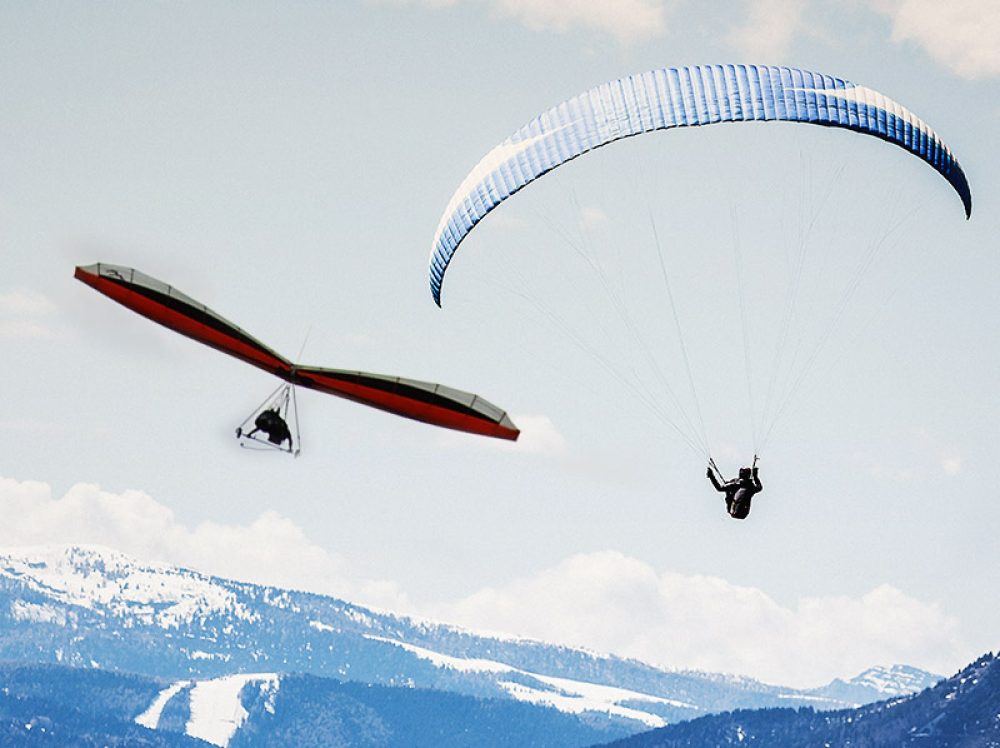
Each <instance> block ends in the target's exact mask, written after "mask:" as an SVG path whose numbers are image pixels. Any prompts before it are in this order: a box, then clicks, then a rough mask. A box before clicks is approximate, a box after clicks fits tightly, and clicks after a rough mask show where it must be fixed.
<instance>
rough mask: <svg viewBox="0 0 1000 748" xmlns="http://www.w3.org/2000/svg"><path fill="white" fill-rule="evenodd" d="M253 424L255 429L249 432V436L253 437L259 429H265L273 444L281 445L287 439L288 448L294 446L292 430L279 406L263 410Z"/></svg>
mask: <svg viewBox="0 0 1000 748" xmlns="http://www.w3.org/2000/svg"><path fill="white" fill-rule="evenodd" d="M253 425H254V429H253V431H251V432H250V433H249V434H247V436H248V437H249V438H251V439H252V438H253V435H254V434H256V433H257V432H258V431H263V432H264V433H265V434H267V440H268V441H269V442H271V444H276V445H277V446H279V447H280V446H281V445H282V444H284V442H285V441H286V440H287V441H288V448H289V449H291V448H292V446H293V445H292V432H291V431H289V430H288V424H287V423H285V419H284V418H282V417H281V414H280V413H278V409H277V408H267V409H266V410H262V411H261V412H260V413H259V414H258V416H257V418H256V419H255V420H254V422H253Z"/></svg>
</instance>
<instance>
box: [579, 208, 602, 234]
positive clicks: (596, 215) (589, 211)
mask: <svg viewBox="0 0 1000 748" xmlns="http://www.w3.org/2000/svg"><path fill="white" fill-rule="evenodd" d="M607 225H608V214H607V213H605V212H604V210H602V209H601V208H598V207H596V206H589V207H584V208H581V209H580V228H582V229H584V230H585V231H592V230H595V229H603V228H606V227H607Z"/></svg>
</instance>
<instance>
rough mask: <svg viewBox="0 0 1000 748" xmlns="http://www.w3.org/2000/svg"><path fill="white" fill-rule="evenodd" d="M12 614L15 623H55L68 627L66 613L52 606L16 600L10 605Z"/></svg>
mask: <svg viewBox="0 0 1000 748" xmlns="http://www.w3.org/2000/svg"><path fill="white" fill-rule="evenodd" d="M10 614H11V616H12V617H13V618H14V620H15V621H30V622H31V623H55V624H57V625H59V626H65V625H66V611H63V610H59V609H58V608H56V607H53V606H52V605H39V604H37V603H27V602H24V601H23V600H15V601H14V602H12V603H11V604H10Z"/></svg>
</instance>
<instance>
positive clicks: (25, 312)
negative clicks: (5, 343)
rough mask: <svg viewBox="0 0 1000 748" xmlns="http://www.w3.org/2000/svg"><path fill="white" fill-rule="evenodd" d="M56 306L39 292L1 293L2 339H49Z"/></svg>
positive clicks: (0, 327) (0, 318)
mask: <svg viewBox="0 0 1000 748" xmlns="http://www.w3.org/2000/svg"><path fill="white" fill-rule="evenodd" d="M55 313H56V305H55V304H54V303H53V302H52V301H51V300H50V299H49V298H48V297H47V296H45V295H44V294H41V293H38V292H37V291H23V290H15V291H8V292H6V293H0V338H47V337H52V336H53V335H54V334H55V331H54V329H53V328H52V325H51V320H52V318H53V317H54V316H55Z"/></svg>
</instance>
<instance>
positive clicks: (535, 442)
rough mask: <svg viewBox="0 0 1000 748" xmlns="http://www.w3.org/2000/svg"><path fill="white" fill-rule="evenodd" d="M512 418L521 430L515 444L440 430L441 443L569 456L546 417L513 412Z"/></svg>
mask: <svg viewBox="0 0 1000 748" xmlns="http://www.w3.org/2000/svg"><path fill="white" fill-rule="evenodd" d="M510 419H511V420H512V421H513V422H514V425H515V426H517V427H518V428H519V429H521V435H520V436H519V437H518V438H517V441H516V442H510V441H505V440H503V439H484V438H483V437H481V436H476V435H474V434H465V433H462V432H460V431H441V432H439V433H438V444H440V445H441V446H442V447H447V448H458V447H473V448H479V449H501V450H516V451H517V452H520V453H523V454H534V455H540V456H545V457H565V456H567V455H568V454H569V448H568V447H567V445H566V439H565V438H564V437H563V435H562V434H561V433H560V432H559V429H557V428H556V425H555V424H554V423H552V419H551V418H549V417H548V416H546V415H526V414H523V413H522V414H517V413H511V414H510Z"/></svg>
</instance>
